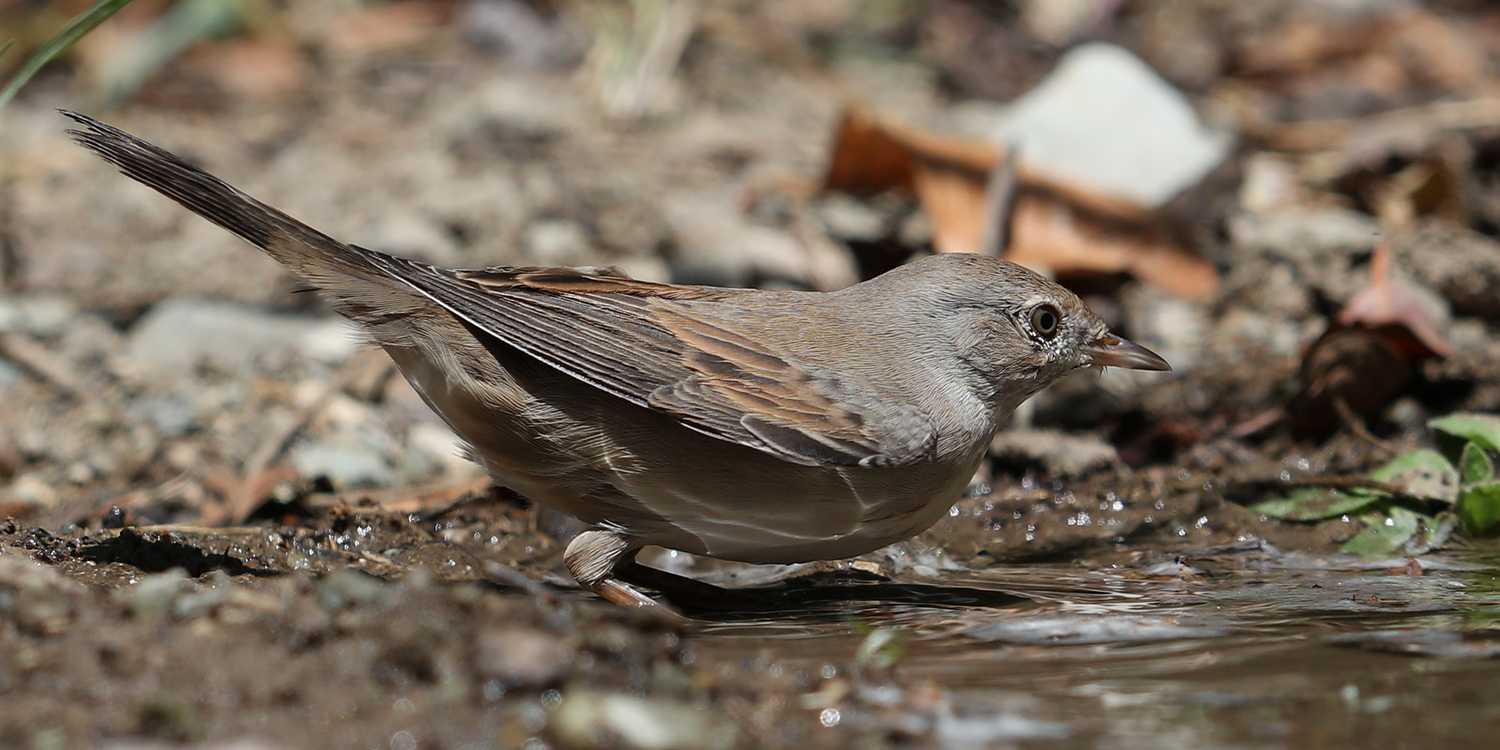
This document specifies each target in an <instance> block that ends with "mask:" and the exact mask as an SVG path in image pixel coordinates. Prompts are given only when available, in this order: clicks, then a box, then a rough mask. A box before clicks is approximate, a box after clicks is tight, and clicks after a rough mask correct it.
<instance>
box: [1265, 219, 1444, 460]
mask: <svg viewBox="0 0 1500 750" xmlns="http://www.w3.org/2000/svg"><path fill="white" fill-rule="evenodd" d="M1452 353H1453V349H1452V347H1451V346H1449V345H1448V342H1447V341H1445V340H1444V339H1443V337H1442V335H1441V334H1440V333H1439V332H1438V330H1437V326H1436V325H1435V324H1434V323H1433V321H1432V319H1431V317H1429V316H1428V315H1427V313H1426V312H1425V311H1423V309H1422V307H1421V305H1420V304H1419V303H1418V302H1417V301H1416V299H1415V298H1413V297H1412V296H1411V294H1410V293H1409V292H1406V291H1405V290H1403V289H1402V288H1401V286H1400V285H1399V284H1396V283H1394V282H1393V281H1392V279H1391V251H1390V247H1389V246H1388V245H1387V244H1386V243H1385V242H1381V243H1380V244H1378V245H1377V246H1376V248H1375V255H1374V257H1373V258H1372V259H1371V261H1370V285H1369V286H1368V287H1366V288H1365V289H1364V290H1362V291H1360V292H1359V293H1358V294H1356V295H1354V297H1353V298H1352V299H1350V300H1349V302H1348V304H1346V305H1344V308H1343V309H1342V310H1340V311H1339V314H1338V316H1337V318H1336V319H1335V320H1334V322H1333V323H1332V324H1331V325H1330V326H1329V328H1328V331H1327V332H1325V333H1324V334H1323V335H1322V336H1321V337H1319V339H1318V340H1317V341H1316V342H1314V343H1313V345H1312V346H1311V347H1309V348H1308V351H1307V355H1306V356H1305V357H1304V358H1303V360H1302V385H1301V387H1300V388H1299V389H1298V390H1297V393H1296V394H1294V395H1293V396H1292V400H1291V403H1290V404H1289V405H1288V406H1287V412H1288V415H1289V416H1290V417H1291V425H1292V432H1293V434H1294V435H1296V436H1298V437H1312V438H1321V437H1325V436H1327V435H1328V434H1330V433H1332V432H1333V431H1334V430H1335V429H1337V428H1338V426H1339V425H1340V424H1341V423H1342V424H1344V425H1346V426H1348V427H1350V428H1351V429H1353V430H1355V431H1356V432H1361V431H1363V429H1364V424H1363V420H1367V419H1369V418H1370V417H1372V416H1374V415H1375V414H1377V413H1379V412H1380V410H1381V409H1384V408H1385V407H1386V405H1387V404H1389V403H1390V402H1391V400H1392V399H1394V398H1395V397H1396V396H1397V395H1398V394H1399V393H1400V392H1401V389H1402V388H1404V387H1405V385H1406V381H1407V378H1408V377H1410V373H1411V362H1412V361H1413V360H1418V359H1422V358H1426V357H1434V356H1437V357H1447V356H1451V355H1452Z"/></svg>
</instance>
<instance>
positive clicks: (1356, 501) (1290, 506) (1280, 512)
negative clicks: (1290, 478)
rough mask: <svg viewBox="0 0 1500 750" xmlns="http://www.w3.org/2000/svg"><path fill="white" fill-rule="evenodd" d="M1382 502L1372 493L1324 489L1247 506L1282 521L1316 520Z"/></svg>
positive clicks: (1314, 488) (1352, 511)
mask: <svg viewBox="0 0 1500 750" xmlns="http://www.w3.org/2000/svg"><path fill="white" fill-rule="evenodd" d="M1382 499H1384V495H1383V494H1382V493H1379V492H1377V491H1375V490H1365V489H1355V490H1350V491H1348V492H1340V491H1338V490H1333V489H1328V488H1325V487H1308V488H1305V489H1300V490H1296V491H1294V492H1292V493H1291V494H1290V495H1287V496H1286V497H1282V498H1276V499H1274V500H1265V501H1263V502H1259V503H1256V504H1255V505H1252V506H1250V511H1251V512H1253V513H1259V514H1261V515H1263V516H1270V517H1271V518H1279V519H1282V520H1284V521H1319V520H1322V519H1324V518H1336V517H1338V516H1342V515H1344V514H1346V513H1354V512H1356V511H1359V510H1360V509H1362V508H1364V507H1365V506H1367V505H1369V504H1371V503H1374V502H1377V501H1379V500H1382Z"/></svg>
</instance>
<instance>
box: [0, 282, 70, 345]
mask: <svg viewBox="0 0 1500 750" xmlns="http://www.w3.org/2000/svg"><path fill="white" fill-rule="evenodd" d="M77 314H78V305H77V304H76V303H75V302H74V301H73V300H71V299H69V298H67V297H63V296H61V295H54V294H46V293H38V294H19V295H13V296H7V297H6V298H5V299H0V332H5V331H20V332H22V333H26V334H29V335H32V336H36V337H38V338H51V337H53V336H56V335H58V334H60V333H63V332H64V331H66V330H67V328H68V325H69V324H70V323H71V322H72V320H73V318H74V316H75V315H77Z"/></svg>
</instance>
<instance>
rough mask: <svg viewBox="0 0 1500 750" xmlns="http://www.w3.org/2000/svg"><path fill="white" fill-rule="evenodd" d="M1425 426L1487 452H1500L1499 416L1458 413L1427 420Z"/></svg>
mask: <svg viewBox="0 0 1500 750" xmlns="http://www.w3.org/2000/svg"><path fill="white" fill-rule="evenodd" d="M1427 426H1428V427H1431V428H1432V429H1434V430H1437V431H1438V432H1442V433H1446V434H1449V435H1452V436H1454V437H1459V438H1463V439H1464V440H1468V441H1470V442H1473V443H1478V444H1479V447H1481V448H1483V449H1485V450H1489V451H1500V416H1496V415H1494V414H1478V413H1475V412H1458V413H1457V414H1449V415H1447V416H1444V417H1437V418H1435V419H1431V420H1428V422H1427Z"/></svg>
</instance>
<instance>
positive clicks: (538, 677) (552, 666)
mask: <svg viewBox="0 0 1500 750" xmlns="http://www.w3.org/2000/svg"><path fill="white" fill-rule="evenodd" d="M574 652H575V649H574V648H571V647H569V646H567V645H565V644H564V643H563V641H562V640H560V639H559V638H558V636H556V635H554V634H551V633H544V632H542V631H540V630H535V629H532V628H520V627H509V628H499V629H494V630H489V631H486V632H484V633H482V634H480V636H479V641H478V645H477V651H476V653H475V655H474V662H475V669H476V670H477V671H478V672H479V674H481V675H484V676H485V677H486V678H487V679H493V680H499V681H500V683H501V684H503V685H504V686H505V687H507V688H517V687H533V688H535V687H546V686H548V685H552V684H555V683H557V682H559V681H560V680H561V679H562V678H563V677H564V676H565V675H566V674H567V671H568V665H569V664H571V663H572V661H573V657H574V656H575V653H574Z"/></svg>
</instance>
